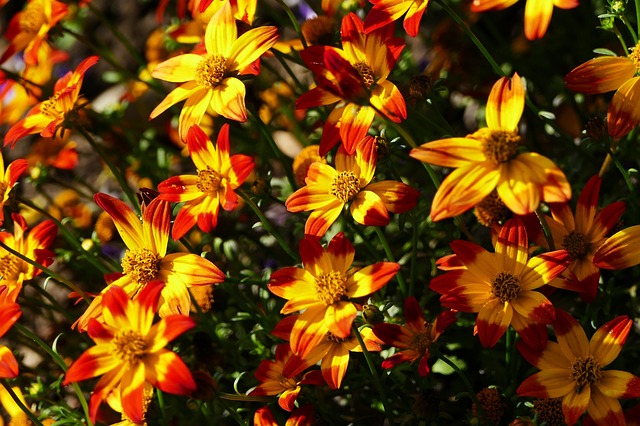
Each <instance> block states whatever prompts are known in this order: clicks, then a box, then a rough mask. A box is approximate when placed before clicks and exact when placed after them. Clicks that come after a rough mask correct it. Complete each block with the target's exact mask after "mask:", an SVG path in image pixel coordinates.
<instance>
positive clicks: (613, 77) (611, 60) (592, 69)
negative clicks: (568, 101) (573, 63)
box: [564, 56, 636, 94]
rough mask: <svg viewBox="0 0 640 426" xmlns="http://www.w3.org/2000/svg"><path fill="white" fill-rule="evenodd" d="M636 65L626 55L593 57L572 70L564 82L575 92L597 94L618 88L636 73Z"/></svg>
mask: <svg viewBox="0 0 640 426" xmlns="http://www.w3.org/2000/svg"><path fill="white" fill-rule="evenodd" d="M635 72H636V67H635V66H634V65H633V62H632V61H631V60H629V58H627V57H624V56H603V57H600V58H594V59H591V60H589V61H587V62H585V63H583V64H581V65H578V66H577V67H576V68H574V69H573V70H571V71H570V72H569V74H567V75H566V76H565V77H564V83H565V84H566V85H567V87H568V88H569V89H570V90H573V91H574V92H580V93H587V94H597V93H605V92H611V91H612V90H617V89H618V88H619V87H620V86H622V85H623V84H624V83H625V82H627V81H628V80H630V79H632V78H633V76H634V75H635Z"/></svg>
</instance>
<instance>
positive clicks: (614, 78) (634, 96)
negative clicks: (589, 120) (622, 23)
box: [564, 42, 640, 139]
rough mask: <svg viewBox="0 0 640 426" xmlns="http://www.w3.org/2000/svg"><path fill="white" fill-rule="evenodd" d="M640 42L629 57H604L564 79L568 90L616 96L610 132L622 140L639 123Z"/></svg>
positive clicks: (611, 114) (613, 102)
mask: <svg viewBox="0 0 640 426" xmlns="http://www.w3.org/2000/svg"><path fill="white" fill-rule="evenodd" d="M639 47H640V42H639V43H638V44H636V46H635V47H633V48H632V49H631V51H630V52H629V54H628V55H627V56H602V57H598V58H593V59H590V60H588V61H587V62H585V63H583V64H581V65H578V66H577V67H576V68H574V69H573V70H571V71H570V72H569V74H567V75H566V76H565V77H564V82H565V84H566V85H567V87H568V88H569V89H571V90H573V91H576V92H580V93H587V94H598V93H606V92H611V91H613V90H615V91H616V93H615V94H614V95H613V98H612V99H611V103H610V104H609V110H608V111H607V130H608V132H609V136H611V137H612V138H614V139H617V138H621V137H623V136H625V135H626V134H627V133H629V132H630V131H631V130H632V129H633V128H634V127H636V126H637V125H638V123H640V110H639V109H638V108H636V105H637V104H638V102H640V76H638V72H640V49H639Z"/></svg>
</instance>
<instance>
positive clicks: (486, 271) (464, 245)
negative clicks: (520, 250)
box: [449, 240, 501, 284]
mask: <svg viewBox="0 0 640 426" xmlns="http://www.w3.org/2000/svg"><path fill="white" fill-rule="evenodd" d="M449 245H450V247H451V249H452V250H453V252H454V253H455V254H456V260H457V261H459V262H460V263H461V264H462V265H464V267H466V268H467V269H468V271H469V272H468V273H469V274H473V275H474V276H475V277H476V282H485V283H487V284H489V283H491V281H492V280H493V279H494V278H495V277H496V275H498V273H500V271H501V269H500V267H499V266H498V265H496V255H495V254H494V253H490V252H488V251H487V250H485V249H484V247H482V246H479V245H478V244H476V243H472V242H470V241H465V240H454V241H452V242H451V243H450V244H449Z"/></svg>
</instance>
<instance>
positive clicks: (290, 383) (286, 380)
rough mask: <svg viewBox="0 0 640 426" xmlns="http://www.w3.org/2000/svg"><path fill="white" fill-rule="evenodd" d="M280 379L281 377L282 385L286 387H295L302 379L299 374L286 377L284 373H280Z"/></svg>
mask: <svg viewBox="0 0 640 426" xmlns="http://www.w3.org/2000/svg"><path fill="white" fill-rule="evenodd" d="M278 379H280V386H282V387H283V388H284V389H295V388H297V387H298V382H299V381H300V380H299V379H300V378H299V376H295V377H285V376H284V375H283V374H280V375H279V376H278Z"/></svg>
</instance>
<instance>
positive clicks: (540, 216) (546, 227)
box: [536, 206, 556, 250]
mask: <svg viewBox="0 0 640 426" xmlns="http://www.w3.org/2000/svg"><path fill="white" fill-rule="evenodd" d="M536 216H538V220H539V221H540V226H542V233H543V234H544V239H545V240H547V245H549V250H555V249H556V246H555V244H554V243H553V234H551V229H550V228H549V224H548V223H547V217H546V216H545V214H544V212H543V211H542V209H541V208H540V206H538V208H537V209H536Z"/></svg>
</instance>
